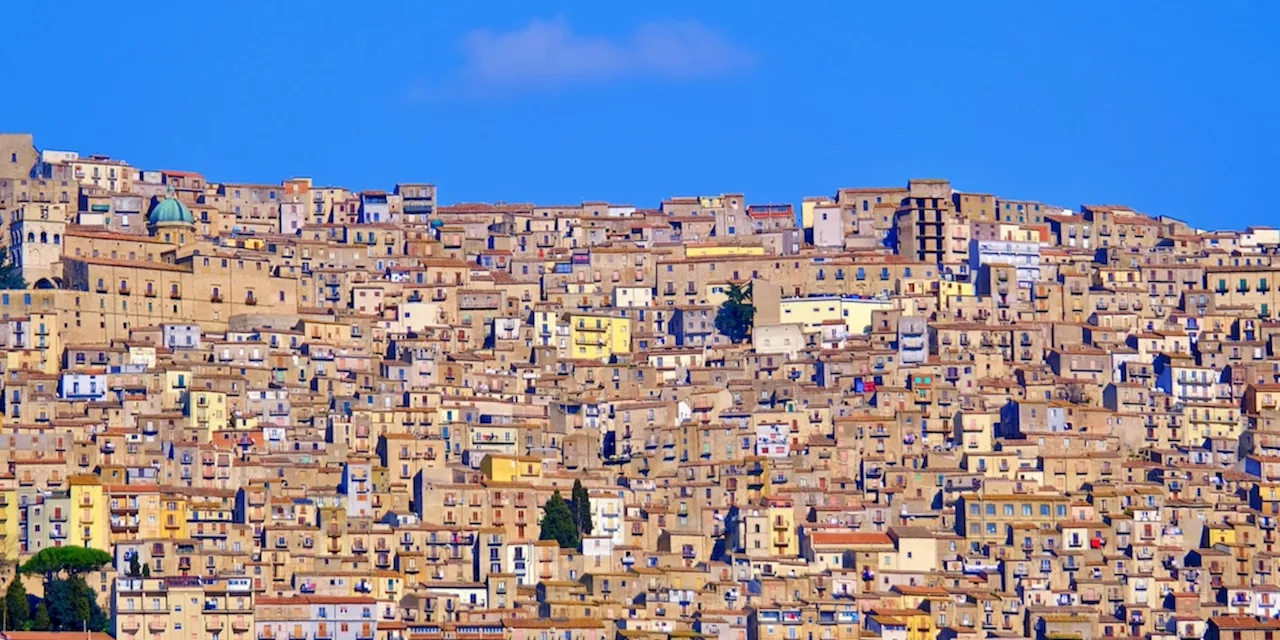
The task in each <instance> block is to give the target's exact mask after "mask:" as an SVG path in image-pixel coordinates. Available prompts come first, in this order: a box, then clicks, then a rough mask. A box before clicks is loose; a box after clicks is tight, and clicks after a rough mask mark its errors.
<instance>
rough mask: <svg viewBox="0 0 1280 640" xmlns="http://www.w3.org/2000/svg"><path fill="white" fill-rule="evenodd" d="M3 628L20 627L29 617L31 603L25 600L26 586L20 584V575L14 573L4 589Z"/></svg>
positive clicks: (13, 628)
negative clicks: (7, 586)
mask: <svg viewBox="0 0 1280 640" xmlns="http://www.w3.org/2000/svg"><path fill="white" fill-rule="evenodd" d="M4 615H5V629H7V630H10V631H12V630H16V629H22V627H23V625H25V624H26V623H27V620H30V619H31V604H30V603H29V602H27V587H26V586H25V585H23V584H22V576H18V575H15V576H13V580H12V581H11V582H10V583H9V588H7V589H5V590H4Z"/></svg>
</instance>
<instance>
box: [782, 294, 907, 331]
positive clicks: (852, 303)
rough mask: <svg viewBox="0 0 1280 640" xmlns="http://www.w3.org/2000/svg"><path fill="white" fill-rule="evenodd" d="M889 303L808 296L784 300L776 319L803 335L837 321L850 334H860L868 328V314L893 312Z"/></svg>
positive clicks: (869, 316) (849, 298)
mask: <svg viewBox="0 0 1280 640" xmlns="http://www.w3.org/2000/svg"><path fill="white" fill-rule="evenodd" d="M892 308H893V303H892V302H890V301H888V300H870V299H866V298H851V297H844V296H811V297H805V298H783V299H782V300H781V302H780V303H779V308H778V318H779V320H780V321H781V322H782V323H784V324H799V325H801V326H802V327H803V328H804V330H805V331H806V332H812V331H818V330H820V329H821V328H822V327H823V326H824V325H827V324H829V323H831V322H835V321H840V322H843V323H844V325H845V330H846V331H847V332H848V333H850V334H861V333H864V332H866V331H868V330H870V328H871V313H872V312H873V311H876V310H879V309H892Z"/></svg>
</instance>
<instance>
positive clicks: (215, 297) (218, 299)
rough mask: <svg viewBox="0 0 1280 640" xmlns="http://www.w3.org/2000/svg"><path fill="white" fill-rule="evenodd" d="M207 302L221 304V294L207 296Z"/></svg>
mask: <svg viewBox="0 0 1280 640" xmlns="http://www.w3.org/2000/svg"><path fill="white" fill-rule="evenodd" d="M209 302H222V294H220V293H212V294H209Z"/></svg>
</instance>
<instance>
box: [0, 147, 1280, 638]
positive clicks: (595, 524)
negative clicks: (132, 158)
mask: <svg viewBox="0 0 1280 640" xmlns="http://www.w3.org/2000/svg"><path fill="white" fill-rule="evenodd" d="M198 170H199V167H185V168H183V170H176V169H158V168H150V167H138V166H134V165H132V164H130V163H129V162H127V161H125V160H120V159H115V158H112V157H108V156H103V155H90V154H88V153H83V152H79V151H56V150H47V149H39V148H38V147H37V146H36V140H35V139H34V137H33V136H32V135H29V134H4V135H0V214H2V215H0V226H3V229H0V231H2V232H3V233H0V237H3V238H5V239H6V244H7V246H6V247H5V248H6V249H7V251H5V252H4V253H5V254H6V257H7V263H6V265H7V266H6V267H5V274H4V277H3V278H0V280H3V282H4V283H5V285H6V286H5V288H4V290H3V291H0V345H3V358H2V359H0V367H2V370H0V443H3V446H2V447H0V456H3V458H4V464H5V466H4V467H0V581H3V584H5V585H9V587H10V589H9V590H8V594H10V595H9V597H8V598H7V601H6V602H5V603H4V605H3V606H2V607H0V610H2V611H4V612H5V613H4V615H5V616H6V619H5V620H3V621H0V627H3V628H4V629H13V628H16V629H19V630H22V629H26V630H28V631H31V630H35V631H56V630H64V631H66V630H75V631H79V630H81V628H84V629H93V630H96V631H97V632H99V633H109V634H111V635H112V636H114V637H115V638H122V639H128V640H144V639H146V640H151V639H156V640H158V639H162V638H163V639H167V638H212V639H214V640H667V639H681V640H861V639H880V640H979V639H987V638H1002V639H1017V638H1028V639H1036V640H1070V639H1079V640H1085V639H1092V638H1143V639H1148V640H1188V639H1192V638H1207V639H1210V640H1219V639H1227V638H1230V639H1233V640H1234V639H1256V640H1262V639H1266V640H1272V639H1273V638H1275V637H1276V635H1275V634H1277V633H1280V549H1275V550H1273V544H1275V543H1276V542H1277V533H1276V523H1277V519H1278V518H1280V321H1277V318H1276V316H1277V309H1278V307H1280V290H1278V289H1280V258H1278V257H1277V256H1280V230H1278V229H1273V228H1262V227H1253V228H1247V229H1243V230H1234V231H1210V230H1204V229H1199V228H1196V227H1194V226H1191V225H1190V224H1188V223H1186V222H1183V221H1180V220H1176V219H1172V218H1168V217H1164V216H1161V215H1158V214H1144V213H1140V212H1138V211H1135V210H1133V209H1131V208H1129V207H1127V206H1123V205H1115V204H1102V205H1092V204H1090V205H1082V206H1077V207H1074V208H1071V207H1063V206H1056V205H1051V204H1048V203H1044V202H1038V201H1033V200H1014V199H1008V198H1006V197H1004V196H1001V195H998V194H991V193H984V192H981V191H966V190H961V189H958V187H961V186H963V187H965V188H969V187H974V188H981V185H952V184H951V183H950V182H948V181H947V180H939V179H928V180H922V179H912V180H906V181H905V184H904V185H898V186H889V187H875V186H872V187H865V186H864V187H851V188H836V187H839V185H832V188H833V189H835V190H834V191H833V192H831V193H830V194H829V195H821V196H813V197H804V196H803V194H797V195H796V202H795V203H777V202H752V201H750V200H749V199H748V195H749V194H743V193H723V194H717V195H704V196H694V197H670V198H668V199H666V200H662V201H660V202H654V203H636V204H622V203H611V202H583V203H580V204H545V203H543V204H537V203H503V202H498V203H491V204H480V203H452V204H442V203H441V201H439V200H438V196H437V189H436V185H434V184H432V183H430V182H428V181H424V182H405V183H399V184H394V185H383V186H384V187H389V188H387V189H386V190H372V189H370V190H359V191H357V190H351V189H348V188H344V187H339V186H325V185H319V184H314V183H313V182H312V180H310V179H307V178H284V179H282V180H281V181H280V182H272V183H265V184H243V183H232V182H220V181H219V180H220V179H221V178H222V176H208V177H206V176H205V175H203V174H201V173H199V172H198ZM406 177H407V178H409V179H422V180H430V176H420V177H414V176H406ZM852 179H856V176H854V177H852ZM441 186H442V187H443V188H444V189H445V191H444V193H445V194H447V187H448V185H441ZM728 186H729V187H730V188H732V187H733V185H728ZM741 187H749V185H741ZM1098 195H1100V196H1102V197H1105V195H1106V194H1098ZM1273 284H1275V285H1277V287H1273V286H1271V285H1273ZM68 548H76V549H74V551H75V554H74V555H76V559H70V558H71V555H72V554H69V553H63V552H65V551H68ZM83 548H87V549H88V550H96V551H97V552H101V554H105V555H101V554H97V553H96V552H95V553H89V552H87V551H86V549H83ZM82 552H83V553H82ZM99 557H100V558H101V559H100V560H95V559H94V558H99ZM51 562H53V564H50V563H51ZM1272 567H1276V568H1277V571H1272V570H1271V569H1272ZM15 583H16V586H15ZM71 583H75V584H79V585H84V586H85V588H84V591H85V592H86V593H88V595H87V596H83V597H86V598H88V599H89V600H96V602H92V603H85V607H86V608H85V609H84V610H83V613H82V614H80V615H81V617H82V618H83V619H81V620H79V623H80V625H81V626H75V625H76V624H77V620H76V619H75V618H74V617H68V616H72V614H71V613H68V612H67V607H65V606H62V604H61V602H62V599H65V598H69V597H70V596H67V595H66V593H69V592H68V591H67V588H68V587H66V585H67V584H71ZM15 589H20V590H22V592H23V593H25V594H27V595H26V598H27V599H21V598H17V597H14V596H13V595H12V594H13V593H15V591H14V590H15ZM90 590H91V593H89V591H90ZM77 593H78V592H77ZM77 597H80V596H77ZM28 605H29V606H28ZM90 605H92V610H93V615H92V617H93V621H92V622H91V621H90V620H89V619H88V616H89V608H88V607H89V606H90ZM16 623H22V624H24V625H25V626H21V627H19V626H16ZM42 627H44V628H42ZM3 633H8V632H7V631H6V632H3ZM19 636H20V634H15V635H13V637H19ZM6 637H8V636H6ZM67 637H72V636H71V635H68V636H67ZM75 637H83V636H81V635H79V634H76V635H75ZM99 637H101V636H99Z"/></svg>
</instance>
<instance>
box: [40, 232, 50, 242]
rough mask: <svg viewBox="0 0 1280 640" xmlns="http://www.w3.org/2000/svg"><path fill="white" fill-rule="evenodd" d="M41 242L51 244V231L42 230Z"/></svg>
mask: <svg viewBox="0 0 1280 640" xmlns="http://www.w3.org/2000/svg"><path fill="white" fill-rule="evenodd" d="M40 244H49V232H47V231H41V232H40Z"/></svg>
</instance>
